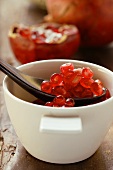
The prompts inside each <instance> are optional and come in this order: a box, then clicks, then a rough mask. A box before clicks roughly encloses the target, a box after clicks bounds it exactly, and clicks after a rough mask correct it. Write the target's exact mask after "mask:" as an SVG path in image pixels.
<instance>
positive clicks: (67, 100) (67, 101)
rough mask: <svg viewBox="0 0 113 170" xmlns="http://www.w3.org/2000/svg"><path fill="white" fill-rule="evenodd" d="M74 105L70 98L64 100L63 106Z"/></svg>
mask: <svg viewBox="0 0 113 170" xmlns="http://www.w3.org/2000/svg"><path fill="white" fill-rule="evenodd" d="M74 105H75V102H74V100H73V99H72V98H67V99H66V102H65V107H73V106H74Z"/></svg>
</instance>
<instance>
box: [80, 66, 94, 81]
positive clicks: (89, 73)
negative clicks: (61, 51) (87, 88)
mask: <svg viewBox="0 0 113 170" xmlns="http://www.w3.org/2000/svg"><path fill="white" fill-rule="evenodd" d="M82 76H83V77H84V78H92V77H93V71H92V70H91V69H90V68H89V67H85V68H83V69H82Z"/></svg>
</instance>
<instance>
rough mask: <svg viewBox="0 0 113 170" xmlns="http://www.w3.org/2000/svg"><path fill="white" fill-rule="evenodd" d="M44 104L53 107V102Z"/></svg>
mask: <svg viewBox="0 0 113 170" xmlns="http://www.w3.org/2000/svg"><path fill="white" fill-rule="evenodd" d="M45 106H50V107H53V102H46V104H45Z"/></svg>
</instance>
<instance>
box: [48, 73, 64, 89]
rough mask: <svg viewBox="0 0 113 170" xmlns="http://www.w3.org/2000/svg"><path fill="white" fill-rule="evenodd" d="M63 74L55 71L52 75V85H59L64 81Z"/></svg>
mask: <svg viewBox="0 0 113 170" xmlns="http://www.w3.org/2000/svg"><path fill="white" fill-rule="evenodd" d="M62 80H63V78H62V75H60V74H58V73H54V74H52V76H51V77H50V82H51V83H52V86H53V87H54V86H58V85H60V84H61V83H62Z"/></svg>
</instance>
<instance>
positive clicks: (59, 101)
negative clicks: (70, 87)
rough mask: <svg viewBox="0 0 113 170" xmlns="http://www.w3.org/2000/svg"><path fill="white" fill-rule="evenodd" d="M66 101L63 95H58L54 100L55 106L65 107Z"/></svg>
mask: <svg viewBox="0 0 113 170" xmlns="http://www.w3.org/2000/svg"><path fill="white" fill-rule="evenodd" d="M65 101H66V100H65V97H63V96H62V95H58V96H57V97H55V98H54V100H53V104H56V105H59V106H63V105H64V104H65Z"/></svg>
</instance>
